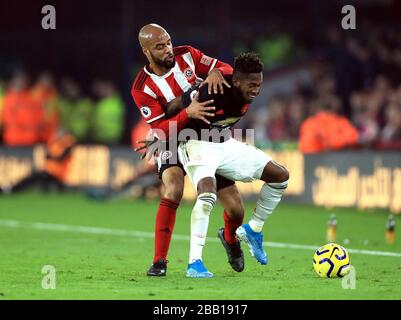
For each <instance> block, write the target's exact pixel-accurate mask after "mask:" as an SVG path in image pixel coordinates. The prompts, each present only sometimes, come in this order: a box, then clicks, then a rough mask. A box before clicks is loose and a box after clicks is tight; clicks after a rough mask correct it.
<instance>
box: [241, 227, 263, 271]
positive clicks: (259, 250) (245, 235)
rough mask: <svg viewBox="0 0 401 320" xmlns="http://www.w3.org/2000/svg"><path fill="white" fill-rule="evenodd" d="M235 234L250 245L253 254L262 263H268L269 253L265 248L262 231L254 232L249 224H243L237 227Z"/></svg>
mask: <svg viewBox="0 0 401 320" xmlns="http://www.w3.org/2000/svg"><path fill="white" fill-rule="evenodd" d="M235 234H236V236H237V238H238V239H239V240H240V241H244V242H245V243H246V244H247V245H248V246H249V249H250V252H251V255H252V256H253V257H255V258H256V260H257V261H258V262H259V263H260V264H267V255H266V252H265V250H264V249H263V234H262V232H254V231H253V230H252V229H251V227H250V226H249V224H243V225H242V226H240V227H238V228H237V230H236V231H235Z"/></svg>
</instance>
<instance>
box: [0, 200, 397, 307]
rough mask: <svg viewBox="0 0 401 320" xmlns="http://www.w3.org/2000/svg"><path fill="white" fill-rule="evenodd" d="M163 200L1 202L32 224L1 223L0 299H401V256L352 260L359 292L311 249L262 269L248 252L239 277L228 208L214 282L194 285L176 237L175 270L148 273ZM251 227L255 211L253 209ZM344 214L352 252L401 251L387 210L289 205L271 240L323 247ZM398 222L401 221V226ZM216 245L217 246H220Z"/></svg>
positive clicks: (183, 221) (10, 215)
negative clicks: (319, 271) (317, 270)
mask: <svg viewBox="0 0 401 320" xmlns="http://www.w3.org/2000/svg"><path fill="white" fill-rule="evenodd" d="M157 206H158V203H157V202H146V201H138V200H135V201H133V200H118V201H112V202H92V201H90V200H87V199H85V198H84V197H83V196H82V195H80V194H71V193H69V194H61V195H57V194H50V195H43V194H39V193H23V194H17V195H10V196H4V195H2V196H0V221H3V222H4V221H5V220H16V221H19V222H20V223H23V224H22V225H23V226H24V227H21V228H11V227H7V226H4V223H3V225H1V224H0V299H150V300H156V299H191V300H199V299H242V300H244V299H400V298H401V257H387V256H375V255H365V254H357V253H354V254H351V263H352V265H353V266H354V267H355V268H356V289H354V290H345V289H343V288H342V286H341V279H323V278H318V277H317V276H316V275H315V274H314V271H313V268H312V257H313V254H314V250H312V249H310V250H309V249H301V248H298V249H293V248H278V247H267V248H266V250H267V254H268V258H269V263H268V265H267V266H261V265H260V264H258V263H257V262H256V260H255V259H254V258H253V257H251V256H250V255H249V251H248V249H247V246H246V245H243V249H244V254H245V270H244V271H243V272H242V273H236V272H234V271H233V270H232V269H231V267H230V266H229V265H228V263H227V257H226V253H225V251H224V248H223V246H222V245H221V244H220V243H219V242H218V241H217V240H216V239H217V236H216V234H217V230H218V228H219V227H220V226H222V225H223V218H222V208H221V207H220V206H217V207H216V208H215V209H214V210H213V213H212V216H211V219H210V224H209V235H208V240H207V242H206V247H205V249H204V261H205V265H206V266H207V268H208V269H209V270H210V271H212V272H213V273H214V274H215V277H214V278H212V279H188V278H186V277H185V271H186V266H187V259H188V250H189V241H188V240H182V239H181V238H180V237H179V236H178V237H177V238H175V239H174V238H173V240H172V243H171V246H170V253H169V261H170V263H169V265H168V274H167V277H164V278H153V277H152V278H149V277H147V276H146V275H145V272H146V270H147V268H148V267H149V265H150V263H151V259H152V257H153V237H152V233H153V227H154V221H155V213H156V210H157ZM246 209H247V214H246V221H247V218H248V217H249V215H250V213H251V212H252V209H253V204H252V203H247V204H246ZM190 212H191V204H185V203H182V204H181V206H180V207H179V210H178V214H177V222H176V226H175V230H174V234H176V235H185V236H189V217H190ZM331 212H335V213H336V215H337V220H338V232H337V236H338V237H337V239H338V240H337V242H338V243H340V244H343V240H344V239H349V241H350V242H349V244H347V245H345V247H347V248H352V249H363V250H375V251H390V252H401V245H400V242H401V241H399V240H398V243H397V244H395V245H389V244H386V243H385V239H384V232H385V223H386V219H387V213H386V212H384V211H381V212H361V211H357V210H353V209H335V210H325V209H322V208H316V207H312V206H295V205H288V204H285V203H282V204H280V205H279V207H278V208H277V210H276V212H275V213H274V215H273V216H272V217H271V218H269V220H268V222H267V223H266V224H265V227H264V233H265V239H264V240H265V241H268V242H280V243H292V244H305V245H315V246H316V248H317V247H319V246H320V245H322V244H324V243H325V242H326V240H325V236H326V226H327V219H328V217H329V214H330V213H331ZM396 218H397V223H398V225H399V224H400V222H401V219H400V217H396ZM34 222H42V223H46V224H49V223H51V224H62V225H69V226H89V227H99V228H107V229H119V230H121V229H123V230H135V231H143V232H146V233H145V234H144V235H143V236H130V235H113V234H104V233H101V234H93V233H86V232H82V233H78V232H69V231H51V230H39V229H35V228H33V227H32V226H33V224H32V223H34ZM211 239H214V240H211ZM44 265H53V266H54V267H55V268H56V272H57V273H56V276H57V278H56V279H57V282H56V285H57V287H56V289H55V290H44V289H42V287H41V282H42V277H43V276H44V274H42V273H41V270H42V267H43V266H44Z"/></svg>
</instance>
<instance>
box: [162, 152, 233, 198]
mask: <svg viewBox="0 0 401 320" xmlns="http://www.w3.org/2000/svg"><path fill="white" fill-rule="evenodd" d="M177 158H178V156H177ZM170 167H179V168H181V170H182V171H183V172H184V176H185V175H186V173H185V170H184V167H183V166H182V164H181V162H179V161H175V160H174V161H172V163H170V161H169V159H166V160H164V161H163V163H162V164H161V165H160V166H159V165H158V166H157V171H158V173H159V178H160V180H161V179H162V175H163V172H164V170H166V169H168V168H170ZM234 184H235V182H234V181H232V180H230V179H227V178H224V177H223V176H220V175H218V174H216V186H217V191H219V190H221V189H224V188H227V187H229V186H232V185H234Z"/></svg>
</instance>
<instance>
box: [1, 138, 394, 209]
mask: <svg viewBox="0 0 401 320" xmlns="http://www.w3.org/2000/svg"><path fill="white" fill-rule="evenodd" d="M267 152H268V153H269V154H270V155H271V156H272V157H273V159H276V160H277V161H278V162H279V163H282V164H283V165H284V166H286V167H287V168H288V170H289V172H290V175H291V177H290V183H289V186H288V189H287V191H286V194H285V197H286V201H289V202H293V203H305V204H308V203H309V204H315V205H319V206H324V207H357V208H360V209H371V208H382V209H389V210H391V211H392V212H396V213H400V212H401V154H400V153H397V152H371V151H363V152H352V151H345V152H331V153H322V154H316V155H303V154H302V153H300V152H298V151H279V152H277V151H275V152H270V151H267ZM44 161H45V153H44V149H43V147H41V146H37V147H35V148H0V185H1V186H2V188H4V187H7V186H9V185H11V186H12V185H14V184H16V183H18V181H20V180H21V179H23V178H24V177H27V176H29V175H30V174H32V172H34V170H36V171H38V170H42V169H43V166H44ZM139 161H140V159H139V155H137V154H135V153H134V152H133V151H132V150H130V149H128V148H123V147H121V148H111V149H110V148H108V147H105V146H78V147H76V148H75V149H74V151H73V155H72V160H71V165H70V170H69V172H68V175H67V178H66V182H67V184H68V185H69V186H72V187H80V186H94V187H104V186H111V187H119V186H121V185H123V184H124V183H126V182H127V181H129V180H130V179H131V178H132V177H133V176H134V175H135V171H136V170H137V166H138V164H139ZM262 184H263V182H260V181H256V182H254V183H238V187H239V190H240V192H241V193H242V194H243V196H244V198H250V199H251V198H255V197H256V196H257V194H258V192H259V190H260V187H261V185H262ZM186 185H187V186H188V187H186V188H185V192H184V199H187V200H192V199H194V196H195V193H194V190H193V189H192V187H190V183H189V181H187V184H186Z"/></svg>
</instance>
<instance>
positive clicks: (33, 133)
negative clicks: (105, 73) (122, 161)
mask: <svg viewBox="0 0 401 320" xmlns="http://www.w3.org/2000/svg"><path fill="white" fill-rule="evenodd" d="M124 114H125V105H124V103H123V101H122V99H121V97H120V95H119V93H118V90H117V89H116V87H115V85H114V84H113V83H112V82H110V81H108V80H100V79H99V80H94V81H93V83H92V84H91V96H90V97H89V96H86V95H84V94H83V91H82V89H81V87H80V85H79V84H78V83H77V82H76V81H74V80H73V79H70V78H62V79H60V81H59V83H57V85H56V83H55V80H54V77H53V76H52V75H51V74H50V73H49V72H43V73H42V74H40V75H39V76H38V78H37V79H36V81H33V82H31V80H30V79H29V77H28V75H27V74H26V73H24V72H23V71H17V72H15V73H14V74H13V75H12V77H11V78H10V80H9V81H8V83H5V82H4V81H1V80H0V115H1V117H0V129H1V132H2V141H3V144H5V145H7V146H30V145H33V144H37V143H46V142H48V141H49V140H50V139H51V138H52V137H54V136H55V135H56V133H57V131H58V130H64V131H67V132H69V133H70V134H71V135H72V136H73V137H74V138H75V140H76V141H77V142H78V143H100V144H119V143H120V142H121V139H122V135H123V131H124V124H125V121H124Z"/></svg>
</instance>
